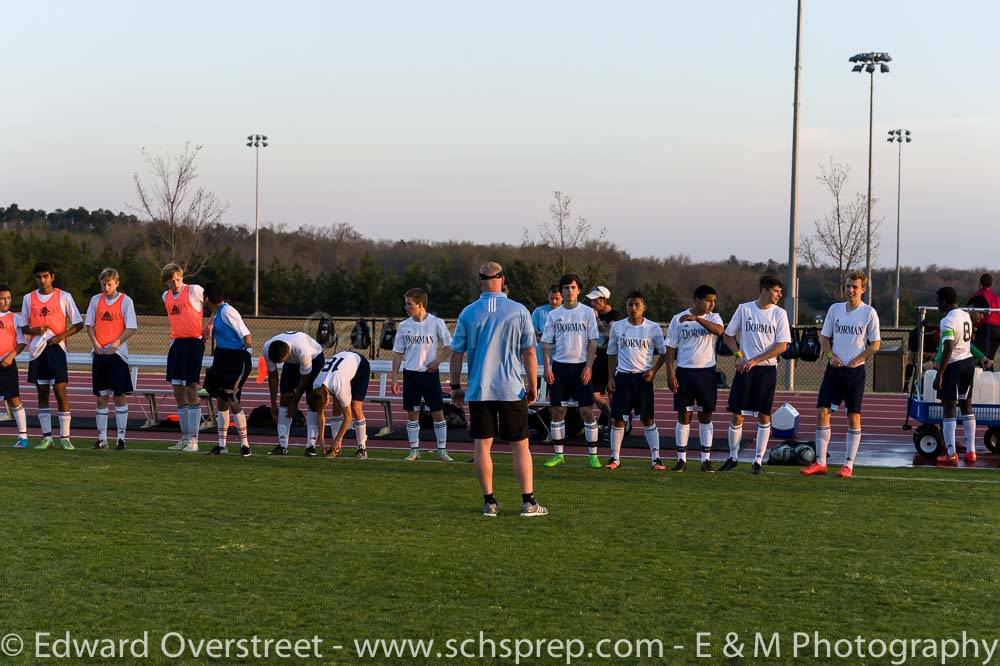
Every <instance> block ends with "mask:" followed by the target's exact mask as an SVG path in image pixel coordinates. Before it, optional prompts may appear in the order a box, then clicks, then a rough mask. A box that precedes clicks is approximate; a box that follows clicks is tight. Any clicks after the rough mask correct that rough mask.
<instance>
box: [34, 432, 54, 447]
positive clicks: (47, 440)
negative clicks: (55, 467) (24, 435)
mask: <svg viewBox="0 0 1000 666" xmlns="http://www.w3.org/2000/svg"><path fill="white" fill-rule="evenodd" d="M55 445H56V443H55V441H54V440H53V439H52V435H46V436H45V437H42V441H40V442H39V443H38V444H37V445H36V446H35V448H36V449H48V448H51V447H53V446H55Z"/></svg>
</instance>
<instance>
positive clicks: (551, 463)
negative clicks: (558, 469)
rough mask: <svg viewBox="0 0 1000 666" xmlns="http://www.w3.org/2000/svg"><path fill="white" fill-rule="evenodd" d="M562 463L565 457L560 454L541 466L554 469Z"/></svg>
mask: <svg viewBox="0 0 1000 666" xmlns="http://www.w3.org/2000/svg"><path fill="white" fill-rule="evenodd" d="M564 462H566V456H564V455H563V454H561V453H557V454H555V455H554V456H552V457H551V458H549V459H548V460H546V461H545V462H544V463H542V464H544V465H545V466H546V467H555V466H556V465H562V464H563V463H564Z"/></svg>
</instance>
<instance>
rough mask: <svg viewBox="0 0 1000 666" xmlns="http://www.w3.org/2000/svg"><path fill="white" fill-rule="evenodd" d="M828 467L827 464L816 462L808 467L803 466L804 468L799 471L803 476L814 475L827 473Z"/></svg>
mask: <svg viewBox="0 0 1000 666" xmlns="http://www.w3.org/2000/svg"><path fill="white" fill-rule="evenodd" d="M826 469H827V468H826V465H823V464H821V463H818V462H814V463H813V464H811V465H809V466H808V467H803V468H802V469H800V470H799V472H800V473H801V474H802V475H803V476H812V475H813V474H826Z"/></svg>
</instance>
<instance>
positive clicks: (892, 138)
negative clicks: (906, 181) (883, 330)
mask: <svg viewBox="0 0 1000 666" xmlns="http://www.w3.org/2000/svg"><path fill="white" fill-rule="evenodd" d="M886 141H888V142H889V143H893V142H896V143H898V144H899V156H898V163H897V171H896V307H895V311H896V313H895V319H894V322H895V323H894V325H895V326H896V328H899V297H900V293H901V290H900V286H899V285H900V282H899V278H900V272H899V238H900V235H899V232H900V229H901V227H900V222H899V220H900V213H899V211H900V203H901V201H902V196H903V144H904V143H910V142H911V141H913V139H912V138H910V130H908V129H894V130H889V138H888V139H886Z"/></svg>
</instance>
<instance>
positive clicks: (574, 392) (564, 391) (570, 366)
mask: <svg viewBox="0 0 1000 666" xmlns="http://www.w3.org/2000/svg"><path fill="white" fill-rule="evenodd" d="M585 367H587V364H586V363H560V362H559V361H553V362H552V374H553V375H555V380H556V381H555V382H553V383H552V384H551V385H550V386H549V404H551V405H552V406H553V407H561V406H562V404H563V403H564V402H567V401H569V400H575V401H576V404H577V405H579V406H580V407H589V406H590V405H593V404H594V383H593V381H590V382H588V383H586V384H584V383H583V380H581V379H580V376H581V375H582V374H583V369H584V368H585Z"/></svg>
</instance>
